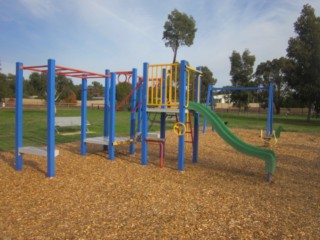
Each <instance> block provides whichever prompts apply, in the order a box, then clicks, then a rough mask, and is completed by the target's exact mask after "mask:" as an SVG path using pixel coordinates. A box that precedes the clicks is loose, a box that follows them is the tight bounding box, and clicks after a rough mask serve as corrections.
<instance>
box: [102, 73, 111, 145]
mask: <svg viewBox="0 0 320 240" xmlns="http://www.w3.org/2000/svg"><path fill="white" fill-rule="evenodd" d="M105 74H106V75H107V77H106V78H105V80H104V114H103V136H104V137H108V136H109V117H110V101H109V98H110V96H109V95H110V92H109V91H110V81H111V78H110V70H108V69H107V70H106V71H105ZM103 149H104V150H105V151H106V150H108V146H103Z"/></svg>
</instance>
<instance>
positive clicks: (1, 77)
mask: <svg viewBox="0 0 320 240" xmlns="http://www.w3.org/2000/svg"><path fill="white" fill-rule="evenodd" d="M6 78H7V76H6V75H5V74H3V73H0V102H1V101H4V98H6V97H7V92H8V83H7V81H6Z"/></svg>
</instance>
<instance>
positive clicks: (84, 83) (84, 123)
mask: <svg viewBox="0 0 320 240" xmlns="http://www.w3.org/2000/svg"><path fill="white" fill-rule="evenodd" d="M87 84H88V83H87V79H85V78H83V79H82V94H81V141H80V144H81V155H82V156H85V155H86V154H87V145H86V143H85V142H84V140H85V139H86V137H87V136H86V135H87V133H86V131H87V94H88V86H87Z"/></svg>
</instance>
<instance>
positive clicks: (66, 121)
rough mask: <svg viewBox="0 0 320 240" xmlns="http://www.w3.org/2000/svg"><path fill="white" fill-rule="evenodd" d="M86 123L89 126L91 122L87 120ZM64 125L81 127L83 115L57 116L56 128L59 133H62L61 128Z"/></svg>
mask: <svg viewBox="0 0 320 240" xmlns="http://www.w3.org/2000/svg"><path fill="white" fill-rule="evenodd" d="M86 125H87V126H89V125H90V123H89V122H88V121H87V124H86ZM63 127H81V117H55V129H56V131H57V133H58V134H60V132H59V128H63ZM87 132H88V128H87ZM73 133H74V132H73ZM77 133H79V132H77ZM69 134H70V133H69Z"/></svg>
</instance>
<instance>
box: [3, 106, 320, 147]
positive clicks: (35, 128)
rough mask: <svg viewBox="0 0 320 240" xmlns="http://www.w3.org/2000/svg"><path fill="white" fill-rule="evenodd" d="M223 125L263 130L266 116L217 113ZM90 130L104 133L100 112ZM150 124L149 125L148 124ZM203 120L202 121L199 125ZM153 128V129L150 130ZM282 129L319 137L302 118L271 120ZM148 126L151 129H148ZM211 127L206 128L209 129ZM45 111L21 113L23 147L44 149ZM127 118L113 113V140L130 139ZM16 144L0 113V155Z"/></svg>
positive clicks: (59, 139)
mask: <svg viewBox="0 0 320 240" xmlns="http://www.w3.org/2000/svg"><path fill="white" fill-rule="evenodd" d="M218 114H219V115H220V117H221V118H222V119H223V121H227V122H228V126H229V127H230V128H245V129H257V131H259V130H260V129H265V126H266V115H265V114H251V113H250V114H249V113H248V114H247V113H240V114H239V113H218ZM57 116H80V110H79V109H77V110H69V109H68V110H61V109H58V111H57ZM87 118H88V121H89V122H90V124H91V125H90V126H88V128H89V130H90V131H91V132H94V133H90V134H88V137H94V136H101V135H102V133H103V111H101V110H92V109H88V115H87ZM152 120H154V121H153V123H152V124H151V122H152ZM174 121H175V118H174V117H173V118H172V119H171V120H168V124H167V129H172V126H173V124H174ZM202 122H203V119H202V120H201V124H202ZM151 125H152V126H151ZM280 125H281V126H283V127H284V128H285V129H286V130H287V131H292V132H309V133H320V119H312V120H311V121H310V122H307V121H306V117H304V116H287V117H286V116H282V115H281V116H277V115H275V116H274V128H275V129H276V128H277V127H278V126H280ZM150 126H151V127H150ZM149 127H150V129H149V130H150V131H159V129H160V114H157V115H154V114H151V115H150V121H149ZM209 127H210V126H208V128H209ZM46 129H47V127H46V111H44V110H25V111H24V112H23V145H24V146H42V145H46ZM71 130H72V131H79V130H80V128H79V127H78V128H72V129H65V130H64V131H71ZM129 131H130V114H129V112H117V113H116V136H129ZM79 140H80V134H76V135H68V136H66V135H59V134H56V143H58V144H59V143H65V142H72V141H79ZM14 141H15V112H14V110H0V151H8V150H13V149H14Z"/></svg>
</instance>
